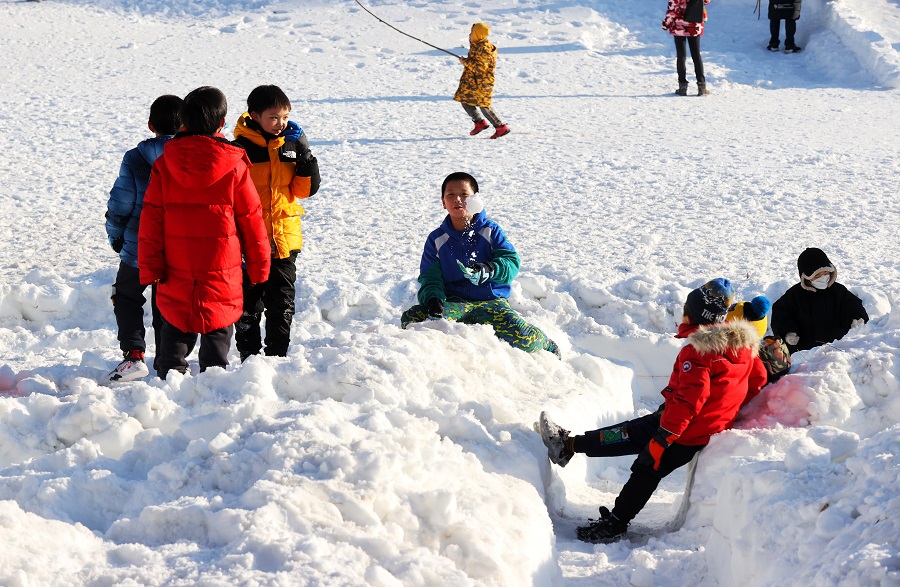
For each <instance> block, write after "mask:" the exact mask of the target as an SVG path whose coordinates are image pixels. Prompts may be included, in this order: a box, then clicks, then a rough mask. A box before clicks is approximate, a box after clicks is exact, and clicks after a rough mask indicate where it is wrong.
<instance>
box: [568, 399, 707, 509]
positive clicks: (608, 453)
mask: <svg viewBox="0 0 900 587" xmlns="http://www.w3.org/2000/svg"><path fill="white" fill-rule="evenodd" d="M661 414H662V411H661V410H657V411H656V412H654V413H652V414H647V415H646V416H643V417H641V418H636V419H634V420H628V421H626V422H621V423H619V424H614V425H612V426H607V427H606V428H600V429H599V430H594V431H591V432H585V433H584V435H583V436H576V437H575V438H574V443H575V445H574V448H575V452H580V453H584V454H586V455H587V456H589V457H621V456H624V455H636V454H639V453H640V452H641V451H643V450H644V448H646V446H647V443H648V442H650V439H651V438H653V436H654V435H655V434H656V430H657V429H658V428H659V418H660V415H661ZM704 446H706V445H699V446H688V445H686V444H678V443H677V442H675V443H672V445H670V446H669V448H667V449H666V450H665V452H663V456H662V459H661V461H660V465H659V470H654V469H652V468H648V467H642V466H640V465H638V464H637V461H635V462H634V463H633V464H632V465H631V477H629V479H628V482H627V483H625V486H624V487H623V488H622V491H621V492H619V497H617V498H616V505H615V507H614V508H613V510H612V513H613V514H615V516H616V517H617V518H619V519H620V520H622V521H623V522H625V523H628V522H630V521H631V520H632V519H634V517H635V516H636V515H638V512H640V511H641V510H642V509H643V508H644V506H645V505H647V502H648V501H650V496H651V495H653V492H654V491H656V488H657V487H658V486H659V482H660V481H662V480H663V478H664V477H666V476H667V475H668V474H669V473H671V472H672V471H674V470H675V469H678V468H679V467H683V466H684V465H686V464H688V463H689V462H691V459H693V458H694V455H695V454H697V453H698V452H700V451H701V450H703V447H704Z"/></svg>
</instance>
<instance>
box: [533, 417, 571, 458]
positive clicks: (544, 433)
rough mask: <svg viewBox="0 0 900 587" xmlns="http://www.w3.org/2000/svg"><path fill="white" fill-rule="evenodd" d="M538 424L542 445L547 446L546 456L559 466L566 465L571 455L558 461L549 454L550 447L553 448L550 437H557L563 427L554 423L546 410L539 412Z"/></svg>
mask: <svg viewBox="0 0 900 587" xmlns="http://www.w3.org/2000/svg"><path fill="white" fill-rule="evenodd" d="M538 426H539V428H540V430H539V432H540V434H541V440H542V441H543V443H544V446H546V447H547V458H548V459H550V462H551V463H553V464H554V465H559V466H560V467H565V466H566V465H568V464H569V461H570V460H571V458H572V457H569V458H568V459H566V460H565V461H560V460H559V459H554V458H553V457H551V456H550V449H551V448H553V447H552V446H550V438H551V437H559V436H560V433H559V431H560V430H562V429H563V428H562V427H560V426H559V425H557V424H555V423H554V422H553V420H551V419H550V416H549V415H547V412H541V417H540V418H539V421H538Z"/></svg>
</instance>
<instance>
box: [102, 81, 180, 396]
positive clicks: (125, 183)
mask: <svg viewBox="0 0 900 587" xmlns="http://www.w3.org/2000/svg"><path fill="white" fill-rule="evenodd" d="M181 104H182V99H181V98H179V97H178V96H172V95H165V96H160V97H159V98H157V99H156V100H154V101H153V104H152V105H151V106H150V119H149V121H148V122H147V127H148V128H149V129H150V131H151V132H153V133H154V134H155V135H156V136H155V137H153V138H151V139H146V140H144V141H141V142H140V143H139V144H138V146H137V147H135V148H134V149H131V150H129V151H128V152H126V153H125V156H124V157H123V158H122V165H121V167H120V168H119V177H117V178H116V181H115V183H114V184H113V187H112V190H110V192H109V202H108V204H107V209H106V234H107V236H109V244H110V246H112V248H113V250H114V251H115V252H117V253H118V254H119V259H120V261H119V270H118V272H117V273H116V282H115V283H114V284H113V291H112V302H113V312H114V313H115V315H116V326H117V327H118V338H119V347H120V348H121V349H122V352H123V353H124V354H125V358H124V360H123V361H122V362H121V363H119V365H118V366H117V367H116V368H115V369H113V370H112V371H111V372H110V373H109V375H107V377H106V380H107V382H114V381H131V380H133V379H140V378H142V377H145V376H147V375H148V374H149V373H150V371H149V369H147V365H146V364H145V363H144V352H145V351H146V349H147V343H146V342H145V341H144V335H145V334H146V330H145V329H144V302H146V298H145V297H144V289H145V288H146V286H143V285H141V283H140V273H139V271H138V260H137V259H138V257H137V246H138V226H139V225H140V224H139V223H140V217H141V210H142V209H143V206H144V192H145V191H147V185H148V184H149V183H150V169H151V168H152V167H153V162H154V161H156V159H157V157H159V156H160V155H162V152H163V146H164V145H165V143H166V141H168V140H169V139H170V138H172V136H173V135H174V134H175V133H176V132H178V130H179V128H181V114H180V111H181ZM155 298H156V286H154V287H153V288H152V290H151V297H150V309H151V313H152V316H153V330H154V334H155V336H156V337H157V340H156V342H157V348H158V347H159V326H160V314H159V310H157V308H156V301H155Z"/></svg>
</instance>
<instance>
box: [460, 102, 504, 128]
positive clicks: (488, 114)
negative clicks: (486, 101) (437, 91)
mask: <svg viewBox="0 0 900 587" xmlns="http://www.w3.org/2000/svg"><path fill="white" fill-rule="evenodd" d="M462 107H463V110H465V111H466V114H468V115H469V118H471V119H472V122H478V121H479V120H481V115H480V114H478V109H477V108H476V107H475V106H470V105H468V104H463V105H462ZM480 108H481V114H484V117H485V118H487V121H488V122H490V123H491V126H493V127H494V128H497V127H498V126H503V123H502V122H500V117H499V116H497V113H496V112H494V109H493V108H489V107H487V106H481V107H480Z"/></svg>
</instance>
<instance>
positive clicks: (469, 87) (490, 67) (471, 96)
mask: <svg viewBox="0 0 900 587" xmlns="http://www.w3.org/2000/svg"><path fill="white" fill-rule="evenodd" d="M490 32H491V29H490V27H488V25H486V24H484V23H483V22H476V23H475V24H473V25H472V30H471V32H470V33H469V54H468V55H467V56H466V57H460V58H459V62H460V63H462V64H463V72H462V76H461V77H460V78H459V88H457V90H456V94H455V95H454V96H453V99H454V100H456V101H457V102H459V103H461V104H462V107H463V110H465V111H466V114H468V115H469V117H470V118H471V119H472V122H474V123H475V128H473V129H472V130H471V131H470V132H469V134H470V135H477V134H478V133H480V132H481V131H483V130H484V129H486V128H487V127H488V122H490V123H491V125H492V126H493V127H494V134H492V135H491V138H492V139H499V138H500V137H502V136H504V135H507V134H509V126H507V125H506V124H504V123H503V122H501V121H500V117H499V116H497V113H496V112H494V109H493V108H491V99H492V98H493V95H494V68H495V67H496V66H497V47H496V46H495V45H494V44H493V43H491V42H490V41H489V40H488V34H490ZM478 109H481V113H480V114H479V112H478ZM482 114H483V115H484V118H482V116H481V115H482ZM485 118H486V119H487V121H485Z"/></svg>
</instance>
